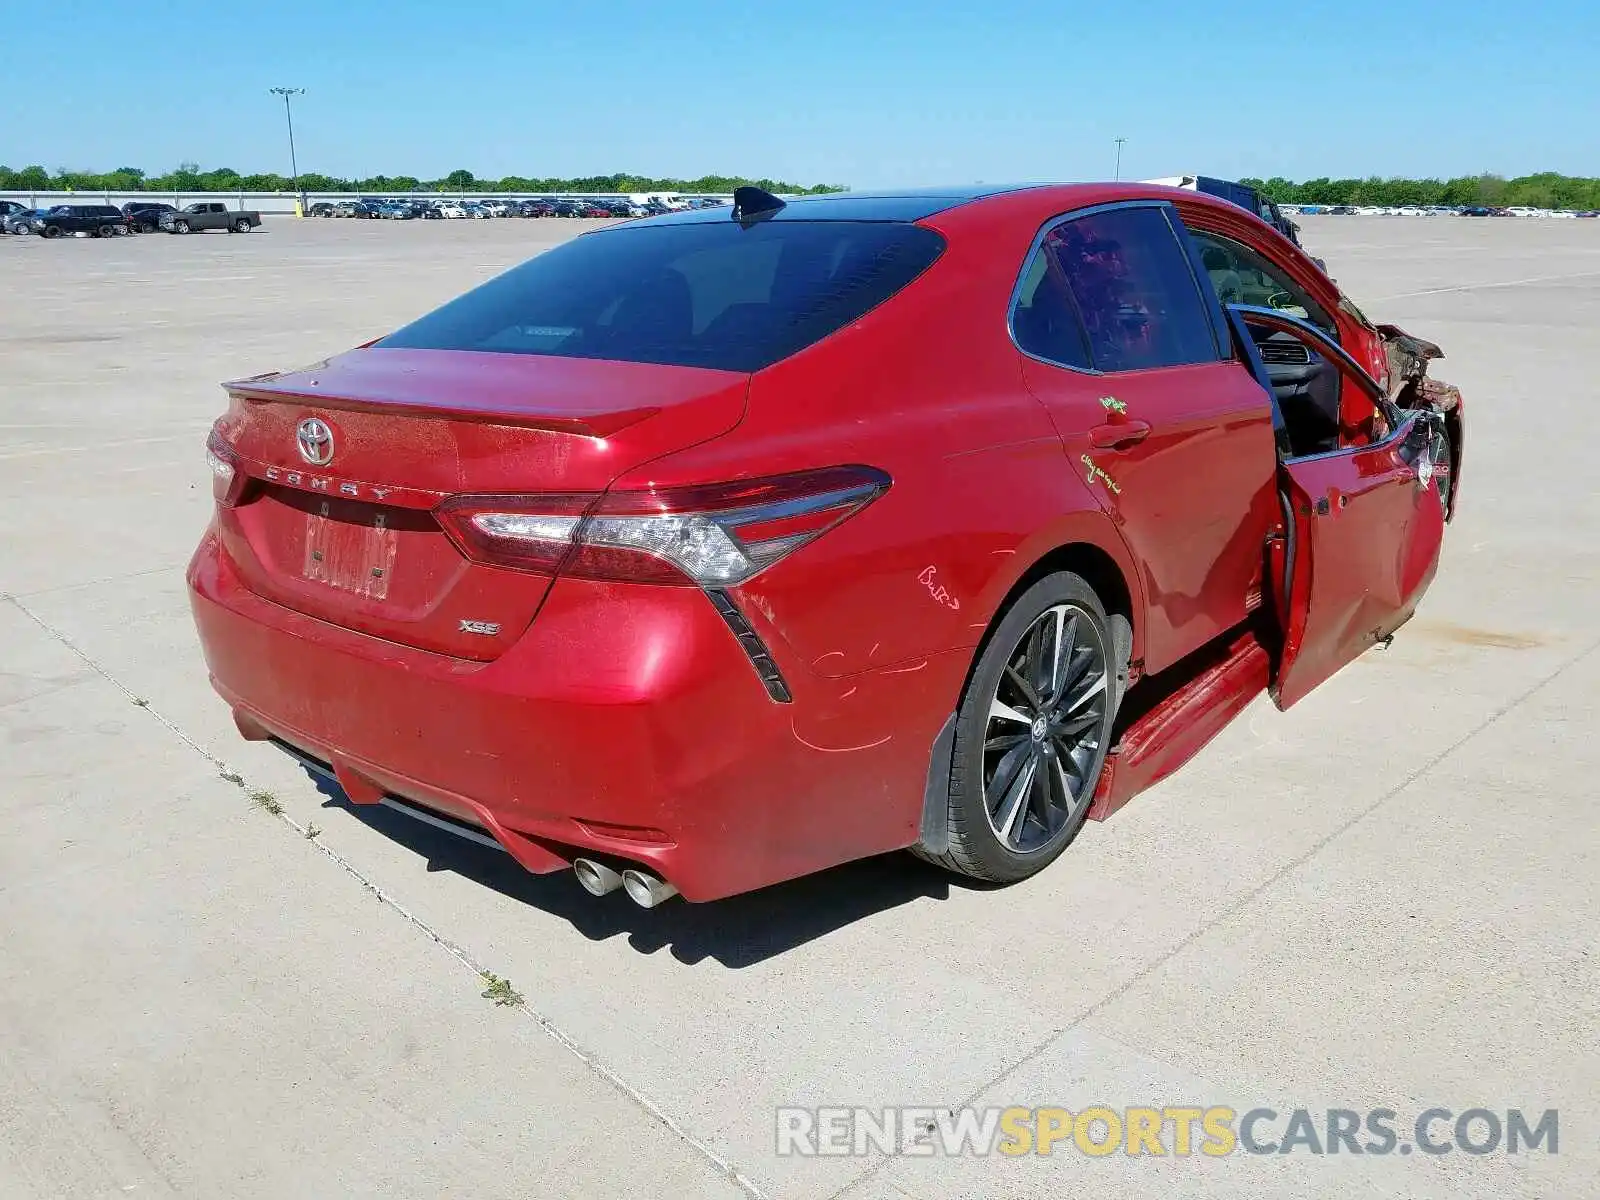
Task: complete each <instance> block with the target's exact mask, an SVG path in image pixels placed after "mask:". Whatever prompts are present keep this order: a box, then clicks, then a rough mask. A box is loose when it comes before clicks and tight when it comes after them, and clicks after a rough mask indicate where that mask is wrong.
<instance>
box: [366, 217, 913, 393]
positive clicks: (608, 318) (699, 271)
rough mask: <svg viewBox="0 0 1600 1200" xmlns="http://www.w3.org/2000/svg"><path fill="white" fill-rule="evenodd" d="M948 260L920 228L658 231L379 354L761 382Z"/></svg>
mask: <svg viewBox="0 0 1600 1200" xmlns="http://www.w3.org/2000/svg"><path fill="white" fill-rule="evenodd" d="M943 248H944V240H943V239H942V238H941V237H940V236H939V235H938V234H936V233H934V232H933V231H932V230H929V229H923V228H921V227H919V226H916V225H903V224H891V223H885V222H855V221H766V222H761V223H759V224H756V225H752V226H750V227H748V228H744V227H741V226H740V225H739V224H738V223H737V222H735V221H731V220H730V221H728V222H727V223H726V224H721V223H718V224H696V225H660V226H653V227H652V226H646V227H643V228H636V229H627V228H623V229H617V230H612V231H608V232H605V233H598V234H590V235H588V236H586V237H580V238H575V239H573V240H572V241H570V242H567V243H565V244H564V245H561V246H557V247H556V248H555V249H553V250H550V251H547V252H546V253H544V254H541V255H540V256H539V257H537V258H534V259H530V260H529V261H528V262H525V263H523V264H522V265H521V266H520V267H516V268H514V269H513V270H511V271H508V272H507V273H506V274H504V275H501V276H500V277H499V278H497V279H492V280H490V281H489V282H488V283H486V284H484V285H483V286H482V287H480V288H476V289H474V290H473V291H470V292H468V293H467V294H466V295H464V296H462V297H460V298H459V299H457V300H453V301H451V302H450V303H449V304H447V305H445V306H444V307H443V308H441V309H438V310H437V311H435V312H432V313H430V314H429V315H427V316H425V317H423V318H422V319H421V320H419V321H415V322H413V323H412V324H410V325H407V326H406V327H405V328H404V329H401V330H399V331H398V332H396V333H393V334H390V335H389V336H388V337H386V338H384V339H383V340H382V341H380V342H379V343H378V345H379V346H390V347H396V348H403V349H417V350H485V351H495V352H498V353H505V354H548V355H555V356H558V357H562V358H605V359H619V360H622V361H624V362H642V363H663V364H670V365H674V366H687V367H711V368H715V369H718V370H725V371H745V372H748V371H758V370H760V369H761V368H762V367H765V366H768V365H769V364H771V363H775V362H777V361H778V360H780V359H783V358H787V357H788V356H789V355H791V354H794V353H796V352H797V351H799V350H802V349H804V348H805V347H806V346H809V345H811V344H812V343H813V342H816V341H819V340H821V339H822V338H825V337H827V336H828V335H829V334H830V333H832V332H834V330H836V329H839V328H840V327H841V326H844V325H846V324H848V323H849V322H851V321H853V320H855V319H856V318H857V317H860V316H861V315H862V314H863V313H866V312H867V311H868V310H869V309H872V308H874V307H876V306H877V305H879V304H881V303H883V301H885V300H887V299H888V298H889V297H890V296H892V295H894V294H895V293H896V292H898V291H899V290H900V289H901V288H903V287H904V286H905V285H906V284H908V283H910V282H911V281H912V280H913V279H915V278H916V277H917V276H918V275H919V274H921V273H922V271H923V270H925V269H926V268H927V267H928V265H929V264H930V263H932V262H933V260H934V259H935V258H937V257H938V256H939V252H940V251H941V250H942V249H943Z"/></svg>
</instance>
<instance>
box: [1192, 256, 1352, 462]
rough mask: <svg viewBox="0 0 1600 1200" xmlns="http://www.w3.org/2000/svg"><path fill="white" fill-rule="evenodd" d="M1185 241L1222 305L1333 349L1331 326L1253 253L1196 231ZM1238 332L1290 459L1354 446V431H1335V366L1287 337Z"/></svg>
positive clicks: (1254, 326) (1254, 327) (1338, 387)
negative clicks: (1274, 401) (1268, 315)
mask: <svg viewBox="0 0 1600 1200" xmlns="http://www.w3.org/2000/svg"><path fill="white" fill-rule="evenodd" d="M1190 234H1191V236H1192V237H1193V239H1194V241H1195V242H1196V244H1197V245H1198V246H1199V248H1200V260H1201V263H1202V265H1203V266H1204V267H1205V271H1206V275H1207V276H1208V277H1209V278H1210V280H1211V286H1212V287H1213V288H1214V289H1215V290H1216V293H1217V298H1218V299H1219V300H1221V301H1222V303H1223V304H1224V305H1231V304H1243V305H1251V306H1254V307H1257V308H1270V309H1273V310H1274V311H1276V312H1281V313H1285V314H1286V315H1288V316H1291V317H1298V318H1299V319H1300V320H1302V321H1305V322H1306V323H1307V324H1310V325H1313V326H1315V327H1316V328H1318V329H1320V330H1321V331H1322V332H1323V333H1324V334H1326V335H1327V336H1328V337H1329V338H1331V339H1333V340H1334V341H1335V342H1337V340H1338V336H1339V327H1338V324H1337V322H1335V321H1334V319H1333V318H1332V317H1331V316H1330V315H1329V314H1328V313H1327V312H1326V311H1325V310H1324V309H1323V308H1322V307H1321V306H1320V305H1318V304H1317V302H1316V301H1315V300H1313V299H1312V298H1311V297H1310V296H1308V295H1306V294H1305V292H1304V291H1303V290H1302V289H1301V288H1300V287H1299V286H1298V285H1296V284H1295V283H1294V281H1293V280H1292V279H1290V278H1289V277H1288V276H1286V275H1285V274H1284V273H1283V272H1281V271H1279V270H1277V269H1276V268H1275V267H1273V266H1272V265H1271V264H1269V263H1268V262H1267V261H1266V260H1265V259H1263V258H1262V257H1261V256H1260V255H1258V254H1256V253H1255V251H1253V250H1251V249H1250V248H1249V247H1247V246H1244V245H1242V244H1240V243H1238V242H1235V241H1232V240H1230V239H1228V238H1225V237H1221V236H1220V235H1218V234H1213V233H1206V232H1204V231H1201V230H1191V231H1190ZM1246 325H1247V327H1248V328H1249V330H1250V335H1251V340H1252V341H1253V342H1254V343H1255V347H1256V352H1257V353H1258V354H1259V355H1260V356H1261V362H1262V365H1263V366H1264V367H1265V368H1266V372H1267V377H1268V378H1269V379H1270V380H1271V381H1272V390H1273V393H1274V394H1275V395H1276V396H1277V398H1278V408H1279V410H1280V411H1281V412H1282V413H1283V419H1284V424H1285V425H1286V426H1287V427H1288V431H1289V439H1290V444H1291V446H1292V450H1293V454H1294V456H1295V457H1301V456H1304V455H1307V454H1322V453H1325V452H1327V451H1329V450H1336V449H1338V448H1339V447H1340V446H1341V445H1347V444H1350V443H1351V442H1352V441H1353V440H1356V439H1355V437H1354V436H1353V435H1354V434H1355V432H1356V431H1351V430H1346V429H1344V428H1343V427H1342V425H1341V410H1340V398H1341V394H1342V392H1343V380H1342V377H1341V374H1340V371H1339V367H1338V366H1337V364H1335V363H1333V362H1331V361H1329V359H1328V358H1327V357H1326V356H1325V355H1322V354H1319V353H1318V352H1317V351H1316V349H1315V348H1314V347H1312V346H1311V345H1310V344H1308V343H1307V342H1306V341H1304V340H1302V339H1299V338H1296V337H1295V336H1294V335H1293V334H1291V333H1286V332H1283V331H1281V330H1278V329H1269V328H1267V327H1265V326H1264V325H1262V324H1260V323H1259V322H1256V323H1252V322H1251V321H1250V320H1249V318H1248V316H1246Z"/></svg>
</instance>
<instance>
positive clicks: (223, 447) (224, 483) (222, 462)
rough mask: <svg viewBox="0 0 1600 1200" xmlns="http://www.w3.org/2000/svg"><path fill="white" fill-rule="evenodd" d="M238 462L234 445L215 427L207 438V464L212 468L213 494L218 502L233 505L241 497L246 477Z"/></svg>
mask: <svg viewBox="0 0 1600 1200" xmlns="http://www.w3.org/2000/svg"><path fill="white" fill-rule="evenodd" d="M238 464H239V458H238V455H236V454H234V452H233V447H232V446H230V445H228V443H227V442H225V441H224V440H223V438H222V435H221V434H220V433H218V432H217V431H216V430H215V429H213V430H212V431H211V436H209V437H208V438H206V466H208V467H210V468H211V494H212V495H213V496H214V497H216V501H217V503H218V504H225V505H231V504H233V502H234V501H235V500H237V499H238V498H239V489H240V488H241V487H242V486H243V484H244V479H245V477H244V474H243V473H242V472H241V471H240V470H239V465H238Z"/></svg>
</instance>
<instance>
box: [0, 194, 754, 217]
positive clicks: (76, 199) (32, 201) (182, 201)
mask: <svg viewBox="0 0 1600 1200" xmlns="http://www.w3.org/2000/svg"><path fill="white" fill-rule="evenodd" d="M638 194H639V193H637V192H307V193H305V202H306V207H307V208H309V207H310V206H311V205H313V204H316V203H318V202H320V201H324V200H327V201H334V200H357V199H360V198H361V197H363V196H370V197H373V198H375V199H380V200H527V199H530V198H532V197H535V196H571V197H573V198H574V199H596V200H598V199H602V198H605V199H621V198H623V197H624V196H629V195H638ZM699 194H700V193H697V192H651V193H650V195H652V196H656V195H659V196H683V197H684V198H686V199H687V198H690V197H694V196H698V195H699ZM296 198H297V197H296V194H295V193H294V192H56V191H44V190H40V191H29V190H26V189H24V190H22V191H11V192H6V191H0V200H15V201H16V202H17V203H18V204H23V205H26V206H27V207H28V208H49V207H51V206H52V205H55V204H114V205H116V206H117V207H118V208H120V207H122V205H124V204H126V203H128V202H129V201H132V200H151V201H155V202H157V203H161V204H171V205H174V206H176V207H178V208H182V207H183V206H184V205H186V204H192V203H194V202H195V201H199V200H211V201H216V200H221V201H222V202H223V203H225V204H227V205H229V206H230V207H232V208H238V209H254V210H255V211H257V212H262V213H281V214H284V215H288V214H291V213H293V212H294V205H295V200H296ZM720 198H721V199H726V198H727V197H726V195H725V194H724V195H721V196H720Z"/></svg>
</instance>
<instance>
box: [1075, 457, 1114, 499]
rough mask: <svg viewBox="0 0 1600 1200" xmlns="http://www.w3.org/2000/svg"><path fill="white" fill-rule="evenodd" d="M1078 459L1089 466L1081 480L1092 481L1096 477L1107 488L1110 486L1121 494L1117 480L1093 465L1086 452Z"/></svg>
mask: <svg viewBox="0 0 1600 1200" xmlns="http://www.w3.org/2000/svg"><path fill="white" fill-rule="evenodd" d="M1080 461H1081V462H1082V463H1083V465H1084V466H1086V467H1088V468H1089V473H1088V474H1087V475H1086V476H1084V480H1083V481H1084V482H1085V483H1093V482H1094V481H1095V480H1096V479H1098V480H1100V482H1101V483H1103V484H1105V485H1106V486H1107V487H1108V488H1110V489H1111V490H1112V491H1113V492H1115V493H1116V494H1117V495H1119V496H1120V495H1122V488H1120V487H1119V486H1117V481H1116V480H1115V479H1113V478H1111V476H1109V475H1107V474H1106V473H1105V472H1104V471H1102V470H1101V469H1100V468H1099V467H1097V466H1095V463H1094V459H1092V458H1090V457H1089V456H1088V455H1087V454H1085V455H1083V456H1082V458H1081V459H1080Z"/></svg>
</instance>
